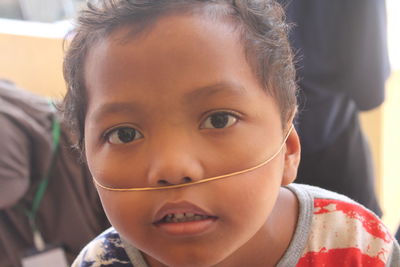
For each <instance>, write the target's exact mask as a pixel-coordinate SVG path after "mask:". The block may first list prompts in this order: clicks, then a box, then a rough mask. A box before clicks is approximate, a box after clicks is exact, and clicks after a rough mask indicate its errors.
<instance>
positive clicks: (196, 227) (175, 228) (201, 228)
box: [156, 218, 217, 236]
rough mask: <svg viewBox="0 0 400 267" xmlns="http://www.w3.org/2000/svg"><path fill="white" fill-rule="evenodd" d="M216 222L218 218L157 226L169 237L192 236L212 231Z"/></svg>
mask: <svg viewBox="0 0 400 267" xmlns="http://www.w3.org/2000/svg"><path fill="white" fill-rule="evenodd" d="M216 220H217V219H216V218H210V219H206V220H200V221H191V222H176V223H159V224H156V226H157V228H159V229H160V230H161V231H163V232H165V233H166V234H168V235H172V236H190V235H198V234H202V233H204V232H206V231H207V230H209V229H211V228H212V227H213V225H214V224H215V221H216Z"/></svg>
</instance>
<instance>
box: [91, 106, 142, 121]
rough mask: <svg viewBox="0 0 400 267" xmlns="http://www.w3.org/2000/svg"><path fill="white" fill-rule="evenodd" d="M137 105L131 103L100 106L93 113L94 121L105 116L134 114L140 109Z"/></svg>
mask: <svg viewBox="0 0 400 267" xmlns="http://www.w3.org/2000/svg"><path fill="white" fill-rule="evenodd" d="M138 105H139V104H137V103H135V104H133V103H132V102H112V103H105V104H103V105H101V106H100V107H99V108H98V109H96V110H95V111H94V112H93V115H92V116H93V119H94V121H100V120H101V118H103V117H104V116H105V115H107V114H112V113H118V112H135V111H137V110H139V109H140V107H138Z"/></svg>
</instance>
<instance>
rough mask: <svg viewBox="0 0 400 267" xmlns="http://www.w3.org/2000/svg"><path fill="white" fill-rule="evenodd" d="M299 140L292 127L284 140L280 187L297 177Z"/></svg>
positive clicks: (299, 150)
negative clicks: (283, 160) (283, 159)
mask: <svg viewBox="0 0 400 267" xmlns="http://www.w3.org/2000/svg"><path fill="white" fill-rule="evenodd" d="M300 152H301V147H300V140H299V136H298V134H297V131H296V129H295V128H294V127H293V129H292V131H291V132H290V134H289V136H288V138H287V140H286V151H285V166H284V170H283V177H282V185H288V184H290V183H292V182H293V181H294V180H295V179H296V176H297V169H298V167H299V163H300Z"/></svg>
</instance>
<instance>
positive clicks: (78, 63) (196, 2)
mask: <svg viewBox="0 0 400 267" xmlns="http://www.w3.org/2000/svg"><path fill="white" fill-rule="evenodd" d="M179 14H195V15H200V16H205V17H206V18H217V19H218V18H221V19H225V20H228V22H229V23H231V24H232V25H233V26H234V27H235V30H236V31H238V33H239V36H240V40H241V42H242V44H243V47H244V51H245V54H246V59H247V61H248V63H249V65H250V67H251V68H252V70H253V71H254V73H255V74H256V77H257V78H258V80H259V82H260V84H261V86H262V87H263V88H264V89H265V91H266V92H267V93H269V94H271V95H272V96H273V97H274V98H275V99H276V101H277V103H278V106H279V108H280V111H281V120H282V127H286V125H287V122H288V121H289V120H290V119H291V118H292V115H293V114H294V113H295V111H296V107H297V104H296V83H295V69H294V64H293V53H292V50H291V48H290V45H289V41H288V38H287V34H288V24H286V23H285V21H284V11H283V9H282V7H281V6H280V5H279V4H278V3H277V2H275V0H102V1H99V4H90V2H89V3H88V5H87V8H86V9H85V10H83V11H82V12H81V13H80V15H79V17H78V20H77V26H76V28H75V29H74V30H73V32H72V34H73V39H72V41H71V43H70V44H69V48H68V50H67V52H66V55H65V59H64V78H65V81H66V83H67V94H66V96H65V98H64V101H63V103H62V105H61V110H62V112H63V114H64V118H65V121H66V122H67V123H68V124H69V126H70V128H71V130H73V131H74V132H75V133H76V134H77V137H78V140H79V141H78V144H77V148H78V149H80V150H82V148H83V141H84V137H85V133H84V124H85V115H86V106H87V95H86V90H85V83H84V79H83V76H84V71H83V67H84V62H85V59H86V56H87V54H88V51H89V49H90V48H91V47H93V46H94V45H95V44H96V43H97V42H100V41H101V40H102V39H104V38H106V37H107V36H108V35H110V33H111V32H112V31H114V30H115V29H117V28H119V27H122V26H125V25H130V27H131V28H132V31H131V35H130V36H129V37H132V38H134V37H135V36H137V35H138V34H140V33H141V32H142V31H144V30H150V29H151V25H152V24H154V23H155V22H157V20H158V19H159V18H160V17H162V16H167V15H179Z"/></svg>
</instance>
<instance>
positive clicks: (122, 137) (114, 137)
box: [106, 127, 143, 145]
mask: <svg viewBox="0 0 400 267" xmlns="http://www.w3.org/2000/svg"><path fill="white" fill-rule="evenodd" d="M140 138H143V135H142V134H141V133H140V132H139V131H138V130H136V129H134V128H131V127H120V128H116V129H113V130H111V131H109V132H108V133H107V134H106V139H107V141H108V142H109V143H111V144H114V145H118V144H126V143H129V142H132V141H134V140H136V139H140Z"/></svg>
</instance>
